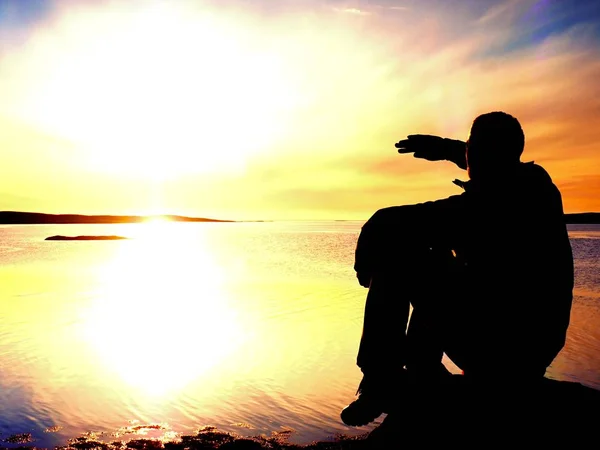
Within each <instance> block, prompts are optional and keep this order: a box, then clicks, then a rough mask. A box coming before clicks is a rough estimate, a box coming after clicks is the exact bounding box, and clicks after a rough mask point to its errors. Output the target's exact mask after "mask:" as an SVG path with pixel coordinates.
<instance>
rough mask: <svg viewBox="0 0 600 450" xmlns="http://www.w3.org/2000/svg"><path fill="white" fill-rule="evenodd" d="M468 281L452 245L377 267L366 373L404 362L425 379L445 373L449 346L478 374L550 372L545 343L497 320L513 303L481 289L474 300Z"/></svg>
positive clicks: (365, 343)
mask: <svg viewBox="0 0 600 450" xmlns="http://www.w3.org/2000/svg"><path fill="white" fill-rule="evenodd" d="M468 284H469V281H468V280H467V278H466V274H465V266H464V264H463V263H462V262H461V261H460V260H459V259H457V258H456V257H455V256H454V253H453V252H452V250H450V249H431V248H427V249H424V250H422V251H420V252H419V253H418V254H412V255H411V257H410V258H408V257H407V258H404V262H402V263H398V262H396V264H391V265H388V266H387V267H385V268H383V269H380V270H379V271H377V272H375V273H374V274H373V276H372V278H371V285H370V288H369V291H368V294H367V299H366V305H365V315H364V323H363V332H362V337H361V341H360V347H359V351H358V357H357V364H358V366H359V367H360V369H361V370H362V372H363V373H368V372H371V373H375V374H385V373H393V372H397V371H399V370H401V369H402V368H403V367H405V368H406V369H407V370H408V372H409V373H413V374H414V375H417V376H418V377H419V378H425V379H426V378H429V377H437V376H439V375H442V376H446V375H448V374H449V372H448V371H447V370H446V369H445V367H444V366H443V364H442V356H443V354H444V353H446V355H447V356H448V357H449V358H450V360H452V362H453V363H454V364H456V365H457V366H458V367H459V368H460V369H462V370H463V372H464V374H465V375H470V376H471V378H473V377H476V378H478V379H490V378H495V377H502V378H503V379H507V378H512V377H514V378H515V379H518V380H523V379H538V378H540V377H543V376H544V374H545V371H546V367H547V366H548V365H549V363H550V361H551V358H546V357H540V355H542V356H543V352H545V350H544V348H543V347H540V348H539V350H536V351H537V353H539V354H537V353H536V351H533V352H529V351H527V350H523V349H524V348H526V347H527V344H528V343H527V342H526V339H527V336H522V335H520V334H519V333H517V332H514V331H513V330H511V329H510V326H509V325H507V323H504V322H503V321H501V320H499V319H497V317H499V316H500V313H501V312H503V311H505V310H506V307H504V306H500V308H501V310H498V309H494V308H496V306H494V305H492V306H490V305H489V303H490V302H488V299H487V298H486V295H485V291H484V289H482V288H478V289H477V292H480V293H481V295H480V296H479V297H478V298H477V299H475V300H472V299H469V296H468V295H465V292H466V289H465V287H466V286H467V285H468ZM411 305H412V307H413V310H412V314H409V313H410V306H411ZM486 308H487V309H486ZM409 318H410V321H409ZM534 325H535V324H533V323H532V326H534ZM540 352H541V353H540ZM499 366H504V367H506V366H508V367H510V370H509V371H500V370H498V369H499Z"/></svg>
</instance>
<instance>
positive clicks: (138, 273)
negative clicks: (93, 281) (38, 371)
mask: <svg viewBox="0 0 600 450" xmlns="http://www.w3.org/2000/svg"><path fill="white" fill-rule="evenodd" d="M178 225H179V226H180V225H181V224H172V223H169V222H160V221H159V222H150V223H147V224H143V225H140V230H139V234H138V235H137V238H135V239H132V240H130V241H127V242H123V245H122V246H121V247H120V249H119V251H118V252H117V254H116V255H115V257H114V259H113V260H111V261H110V262H109V263H107V264H106V265H105V266H104V267H103V268H102V269H101V270H100V273H99V274H98V276H99V286H100V289H99V292H98V295H97V296H96V298H95V299H94V303H93V305H92V307H91V310H90V311H89V316H88V319H87V321H86V324H85V326H84V335H85V338H86V339H87V340H88V341H89V343H90V344H91V346H92V348H93V349H94V350H95V351H96V352H97V353H98V355H99V357H100V359H101V360H102V361H103V365H104V366H105V367H106V369H107V371H111V372H113V373H116V374H117V375H118V376H119V377H120V378H121V379H122V380H123V381H125V382H126V383H127V384H128V385H130V386H131V387H134V388H138V389H140V390H142V391H143V392H144V393H145V394H146V395H149V396H163V395H166V394H170V393H173V391H176V390H181V389H182V388H184V387H185V386H186V384H188V383H190V382H192V381H194V380H195V379H197V378H199V377H204V376H210V371H211V369H212V368H213V367H215V366H216V365H217V364H218V363H219V362H221V361H222V360H223V359H224V358H225V357H227V355H229V354H231V352H232V351H233V350H234V349H235V348H236V347H237V346H238V345H239V344H240V343H241V342H242V339H243V332H242V329H241V328H240V327H239V324H238V319H237V314H236V311H235V310H234V309H233V308H231V307H230V306H229V298H228V294H227V292H226V289H225V283H226V277H225V270H224V268H223V267H220V266H219V265H218V263H217V261H216V259H215V257H214V253H212V252H211V249H210V245H209V242H207V238H206V236H205V235H203V234H202V230H199V228H198V227H195V228H194V229H193V231H194V232H193V234H192V233H189V232H183V233H182V232H181V229H180V228H177V226H178Z"/></svg>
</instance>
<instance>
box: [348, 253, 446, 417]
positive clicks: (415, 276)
mask: <svg viewBox="0 0 600 450" xmlns="http://www.w3.org/2000/svg"><path fill="white" fill-rule="evenodd" d="M407 253H408V252H407ZM410 254H411V256H412V257H410V258H408V257H405V261H406V264H405V267H404V268H402V267H399V266H398V265H397V264H396V265H392V266H391V267H394V270H388V271H379V272H378V273H377V274H376V275H374V276H373V278H372V280H371V285H370V288H369V292H368V294H367V299H366V305H365V316H364V324H363V333H362V337H361V341H360V347H359V352H358V357H357V364H358V366H359V367H360V369H361V371H362V372H363V380H362V382H361V384H360V386H359V390H358V395H359V397H358V399H357V400H356V401H355V402H353V403H351V404H350V405H349V406H348V407H346V408H345V409H344V411H342V420H343V421H344V423H346V424H348V425H354V426H360V425H365V424H367V423H369V422H371V421H373V420H374V419H376V418H377V417H378V416H379V415H380V414H381V413H383V412H387V411H385V410H386V409H389V407H390V406H392V407H393V406H394V405H395V404H396V403H397V402H398V400H400V399H399V395H400V393H401V392H402V391H403V390H404V389H403V387H404V386H405V385H406V383H407V381H408V378H407V377H410V378H411V379H413V378H414V379H415V382H418V381H419V380H425V379H429V380H431V379H432V378H437V377H440V376H442V377H444V376H448V375H449V372H448V371H447V370H446V369H445V367H444V366H443V364H442V355H443V334H442V332H441V327H440V323H441V322H440V321H441V320H444V318H443V315H444V314H443V311H442V310H440V305H441V304H446V303H447V302H451V301H452V299H453V295H454V293H455V291H454V289H452V288H451V285H450V284H449V282H448V280H450V278H451V276H452V271H451V264H452V263H453V261H452V255H451V252H450V251H447V252H439V251H432V250H431V249H427V250H421V251H418V252H410ZM440 297H441V298H440ZM411 302H412V303H413V304H414V305H415V309H413V313H412V316H411V319H410V325H409V326H408V333H407V323H408V319H409V311H410V303H411ZM404 366H406V367H407V369H408V372H407V371H406V370H404ZM411 373H412V374H414V376H411Z"/></svg>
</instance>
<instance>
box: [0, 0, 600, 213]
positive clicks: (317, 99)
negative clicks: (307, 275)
mask: <svg viewBox="0 0 600 450" xmlns="http://www.w3.org/2000/svg"><path fill="white" fill-rule="evenodd" d="M258 3H261V2H257V4H258ZM262 3H264V2H262ZM262 3H261V4H262ZM284 3H285V4H286V5H288V4H289V3H286V2H284ZM233 4H235V2H231V4H229V5H230V6H228V7H227V8H224V7H219V6H217V3H216V2H213V3H210V2H205V3H202V2H187V1H181V2H138V1H132V2H127V3H125V2H115V1H112V2H107V1H105V2H89V3H88V2H78V3H77V2H60V1H59V2H56V3H55V4H54V7H53V8H52V10H50V11H48V12H46V13H45V14H44V15H43V17H41V18H40V19H39V20H37V21H36V22H35V23H34V24H33V25H30V26H27V27H16V29H13V30H4V31H3V32H0V39H1V41H0V42H1V43H2V47H0V158H1V164H0V210H21V211H40V212H50V213H62V212H69V213H84V214H95V213H98V214H104V213H106V214H125V213H151V212H165V213H175V214H186V215H196V216H204V217H217V218H230V219H366V218H368V217H369V216H370V214H371V213H372V212H374V211H375V210H376V209H378V208H381V207H384V206H390V205H396V204H402V203H413V202H419V201H424V200H428V199H433V198H440V197H444V196H447V195H451V194H456V193H459V190H458V188H456V187H455V186H454V185H452V183H451V180H452V179H454V178H457V177H459V178H460V177H462V178H463V179H464V178H465V177H466V174H464V172H461V171H460V170H459V169H457V168H454V167H453V166H451V165H450V163H444V162H440V163H430V162H426V161H419V160H415V159H413V158H411V157H410V156H406V155H398V154H397V153H396V152H395V149H394V146H393V144H394V142H396V141H398V140H400V139H402V138H404V137H405V136H406V135H407V134H412V133H430V134H438V135H442V136H446V137H453V138H460V139H466V137H467V135H468V132H469V127H470V124H471V122H472V120H473V118H474V117H475V116H476V115H478V114H480V113H483V112H488V111H492V110H504V111H506V112H509V113H511V114H513V115H515V116H516V117H517V118H519V120H520V121H521V123H522V125H523V128H524V130H525V134H526V139H527V144H526V150H525V154H524V159H525V160H532V159H533V160H536V161H537V162H539V163H540V164H542V165H543V166H544V167H545V168H546V169H547V170H548V171H549V173H550V175H551V176H552V177H553V179H554V181H555V183H556V184H557V185H558V187H559V188H560V189H561V191H562V193H563V200H564V206H565V210H566V211H567V212H583V211H600V195H599V194H600V177H599V176H598V168H599V167H600V154H599V152H598V142H599V138H600V83H598V81H597V80H600V52H599V50H598V46H597V45H595V41H594V40H593V39H592V38H591V37H590V36H589V33H588V31H587V28H586V26H585V25H579V26H576V27H572V28H569V29H566V30H562V31H561V32H560V33H554V34H552V35H550V36H548V37H546V38H544V39H542V40H538V41H535V42H531V43H529V44H528V45H519V46H515V47H514V48H510V49H509V48H508V47H509V43H510V41H511V37H514V35H515V34H516V33H519V30H518V29H517V25H516V22H515V15H516V14H517V12H518V11H516V9H515V8H517V7H516V6H515V2H506V3H503V4H502V5H500V6H496V7H494V8H491V7H490V9H489V11H487V12H486V13H485V14H482V15H480V16H479V17H472V18H470V19H469V20H470V22H469V23H470V27H469V28H468V31H465V30H460V29H459V28H460V27H459V25H458V24H457V22H456V21H454V22H453V18H452V17H451V16H450V17H449V16H448V14H447V12H444V14H442V13H440V14H437V15H436V12H435V10H427V9H423V10H421V11H410V10H409V9H408V8H404V7H399V6H387V7H384V6H379V7H377V8H373V9H359V8H356V7H352V8H351V7H347V5H346V6H343V7H341V6H340V4H341V3H340V2H331V3H328V2H327V1H325V0H324V1H323V2H321V3H319V2H317V1H316V0H315V2H314V3H310V2H309V1H306V2H304V3H303V8H299V7H297V6H296V7H292V6H286V7H281V8H280V9H278V10H277V11H272V10H268V9H265V8H262V9H261V8H258V7H256V8H250V7H249V6H247V4H245V5H246V6H239V5H238V6H237V7H234V6H231V5H233ZM282 4H283V3H282ZM317 4H318V5H317ZM411 4H412V5H413V6H414V5H415V3H414V2H413V3H411ZM317 6H319V7H317ZM414 7H416V6H414ZM413 9H414V8H413ZM409 13H410V15H409ZM415 18H416V19H418V20H416V19H415ZM499 49H501V51H500V50H499Z"/></svg>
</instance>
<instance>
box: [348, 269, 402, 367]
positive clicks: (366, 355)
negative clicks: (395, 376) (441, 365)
mask: <svg viewBox="0 0 600 450" xmlns="http://www.w3.org/2000/svg"><path fill="white" fill-rule="evenodd" d="M409 310H410V297H409V296H408V295H407V291H406V288H405V287H403V286H402V283H401V282H400V277H399V276H398V274H397V273H393V272H388V273H385V272H381V273H379V274H376V275H374V276H373V278H371V285H370V287H369V291H368V293H367V299H366V302H365V314H364V319H363V331H362V336H361V339H360V345H359V350H358V356H357V359H356V363H357V365H358V367H360V369H361V371H362V372H363V374H374V375H382V374H386V373H393V372H396V373H397V372H398V371H399V370H400V369H402V368H403V367H404V365H405V364H406V326H407V323H408V317H409Z"/></svg>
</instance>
